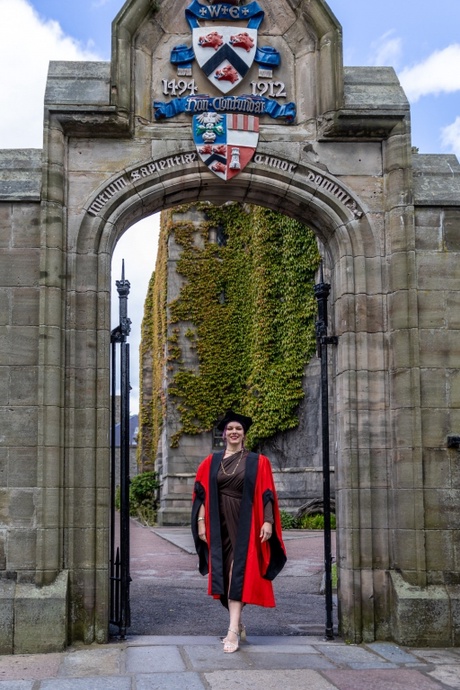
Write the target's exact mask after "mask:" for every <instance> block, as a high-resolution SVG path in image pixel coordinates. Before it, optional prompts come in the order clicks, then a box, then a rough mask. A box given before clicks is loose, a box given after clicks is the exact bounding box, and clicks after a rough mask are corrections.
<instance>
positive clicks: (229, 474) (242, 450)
mask: <svg viewBox="0 0 460 690" xmlns="http://www.w3.org/2000/svg"><path fill="white" fill-rule="evenodd" d="M243 453H244V448H242V449H241V452H240V457H239V458H238V462H237V463H236V465H235V467H234V468H233V472H226V471H225V467H224V458H222V460H221V461H220V466H221V468H222V472H223V473H224V474H225V475H226V476H227V477H233V475H234V474H235V472H236V470H237V469H238V466H239V464H240V462H241V458H242V457H243Z"/></svg>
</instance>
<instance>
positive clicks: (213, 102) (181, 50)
mask: <svg viewBox="0 0 460 690" xmlns="http://www.w3.org/2000/svg"><path fill="white" fill-rule="evenodd" d="M207 2H208V4H204V2H200V1H199V0H193V2H192V4H191V5H189V6H188V7H187V8H186V10H185V16H186V18H187V21H188V23H189V26H190V28H191V32H192V46H191V47H188V46H186V45H179V46H176V47H175V48H174V49H173V50H172V52H171V58H170V60H171V63H172V64H173V65H175V66H176V69H177V74H178V76H179V77H181V78H180V79H179V80H178V82H176V81H175V80H174V81H168V80H163V84H164V89H163V92H164V93H171V94H172V95H174V96H176V95H177V96H178V97H177V98H175V100H173V101H170V102H169V103H165V102H158V101H156V102H155V103H154V108H155V118H156V119H161V118H164V117H168V118H169V117H174V116H175V115H177V114H179V113H182V112H188V113H190V114H192V115H193V124H192V128H193V140H194V142H195V145H196V149H197V152H198V154H199V156H200V157H201V160H202V161H203V162H204V163H205V164H206V165H207V166H208V168H209V170H211V171H212V172H213V173H215V174H216V175H218V176H219V177H220V178H221V179H223V180H230V179H232V177H234V176H235V175H237V174H238V173H239V172H241V170H243V169H244V168H245V167H246V165H247V164H248V163H249V162H250V160H251V158H252V156H253V155H254V152H255V151H256V148H257V143H258V139H259V115H268V116H269V117H273V118H284V119H285V120H286V121H287V122H292V121H293V120H294V118H295V105H294V103H280V102H279V100H278V99H279V98H285V97H286V93H285V91H284V84H281V82H275V83H271V82H270V83H268V82H264V83H263V84H264V85H263V87H262V88H261V89H260V92H257V91H255V89H256V87H257V86H258V84H256V85H255V82H251V87H252V92H251V93H245V94H242V95H238V96H232V95H231V93H232V91H234V90H235V89H236V88H237V87H239V86H240V85H241V84H243V82H244V81H245V78H246V76H247V74H248V72H249V71H250V70H251V68H252V66H253V64H254V63H256V64H258V65H259V75H262V76H263V77H264V78H267V77H268V78H271V76H272V73H273V69H274V68H276V67H277V66H278V65H279V64H280V55H279V53H278V51H277V50H276V49H275V48H273V47H271V46H262V47H259V46H258V29H259V26H260V25H261V23H262V22H263V19H264V11H263V9H262V8H261V7H260V5H259V4H258V2H257V0H253V1H252V2H249V3H248V4H243V3H242V2H240V0H224V2H219V1H217V2H216V0H207ZM195 61H196V63H197V65H198V66H199V68H200V69H201V70H202V72H203V73H204V74H205V75H206V77H207V79H208V82H209V85H210V93H209V94H197V93H196V91H197V88H196V86H195V82H194V80H191V81H187V79H185V78H186V77H189V76H192V65H193V63H194V62H195ZM266 84H269V86H265V85H266ZM170 85H171V89H172V91H171V92H170V91H169V86H170ZM279 85H281V88H280V86H279ZM275 86H276V89H275V88H274V87H275ZM268 88H269V91H268V92H269V93H270V95H272V96H275V97H274V98H273V97H272V98H270V97H266V96H265V95H264V94H265V92H266V90H267V89H268ZM187 89H188V91H189V93H188V94H187V95H184V92H187ZM216 91H217V94H218V95H217V96H216V95H215V94H216ZM213 92H214V95H213Z"/></svg>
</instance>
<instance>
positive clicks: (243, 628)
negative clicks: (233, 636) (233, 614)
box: [220, 623, 247, 644]
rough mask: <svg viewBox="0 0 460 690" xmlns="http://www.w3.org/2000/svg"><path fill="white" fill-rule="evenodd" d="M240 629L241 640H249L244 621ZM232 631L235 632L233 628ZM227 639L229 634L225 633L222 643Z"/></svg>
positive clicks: (221, 639)
mask: <svg viewBox="0 0 460 690" xmlns="http://www.w3.org/2000/svg"><path fill="white" fill-rule="evenodd" d="M239 631H240V632H239V636H240V642H247V635H246V626H245V624H244V623H240V625H239ZM232 632H233V630H232ZM226 639H227V635H225V637H221V638H220V641H221V642H222V644H225V641H226Z"/></svg>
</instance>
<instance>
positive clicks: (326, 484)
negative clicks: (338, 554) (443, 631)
mask: <svg viewBox="0 0 460 690" xmlns="http://www.w3.org/2000/svg"><path fill="white" fill-rule="evenodd" d="M314 289H315V297H316V299H317V302H318V320H317V322H316V343H317V350H318V357H319V358H320V360H321V436H322V456H323V511H324V572H325V595H326V632H325V635H326V639H328V640H332V639H334V626H333V617H332V609H333V598H332V548H331V474H330V472H331V468H330V460H329V390H328V388H329V381H328V369H327V367H328V363H327V346H328V345H337V343H338V338H337V336H328V335H327V300H328V297H329V293H330V291H331V286H330V285H329V283H325V282H324V276H323V264H322V263H321V268H320V282H319V283H317V284H316V285H315V288H314Z"/></svg>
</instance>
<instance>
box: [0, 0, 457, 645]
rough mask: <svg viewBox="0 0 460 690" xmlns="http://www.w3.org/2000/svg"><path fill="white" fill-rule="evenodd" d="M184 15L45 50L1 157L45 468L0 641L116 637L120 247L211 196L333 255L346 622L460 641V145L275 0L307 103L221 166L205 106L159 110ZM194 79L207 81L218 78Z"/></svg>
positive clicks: (15, 290) (33, 441) (8, 534)
mask: <svg viewBox="0 0 460 690" xmlns="http://www.w3.org/2000/svg"><path fill="white" fill-rule="evenodd" d="M261 2H262V0H261ZM237 4H238V3H237ZM240 5H241V8H242V9H241V11H243V9H244V8H245V7H246V6H247V3H246V2H243V1H242V2H241V3H240ZM256 5H257V3H255V4H251V7H252V9H250V10H248V11H251V12H252V11H253V10H254V13H255V14H257V15H258V16H259V15H260V13H259V10H258V6H257V7H256ZM188 7H189V2H188V1H187V0H173V2H170V1H169V0H168V1H166V0H159V2H157V3H156V4H154V5H152V3H151V2H150V0H128V1H127V2H126V3H125V6H124V7H123V8H122V10H121V11H120V13H119V15H118V17H117V18H116V20H115V22H114V24H113V46H114V52H113V57H112V62H111V63H81V64H80V63H52V64H51V66H50V72H49V78H48V87H47V93H46V98H45V139H44V141H45V145H44V151H43V156H42V157H40V156H38V155H37V153H36V152H18V153H15V154H11V153H4V152H3V153H2V154H1V161H2V164H3V165H4V166H8V169H9V171H10V178H9V182H8V186H7V188H6V189H4V190H3V191H2V192H1V196H0V201H1V202H2V206H1V207H0V212H1V216H0V222H1V225H0V227H1V229H2V233H3V234H4V235H5V237H6V238H7V239H6V240H4V241H3V240H2V242H3V244H2V260H3V261H4V266H5V270H4V271H3V273H2V275H3V276H5V277H4V278H3V280H4V283H5V287H4V288H3V290H4V292H3V293H1V295H0V297H1V298H2V299H6V300H7V303H8V305H9V306H8V310H7V314H8V319H9V320H8V323H7V325H6V329H5V335H4V336H3V335H2V338H3V339H2V340H1V341H0V343H1V347H0V355H1V357H2V360H1V363H2V372H1V373H2V375H3V376H5V377H6V378H5V380H6V381H7V382H8V395H9V401H10V404H9V406H8V407H3V408H2V409H1V414H2V415H3V417H4V420H5V424H4V425H3V427H4V428H5V429H7V430H8V431H7V432H6V433H5V437H4V439H3V440H2V444H3V445H2V452H3V448H6V449H7V450H6V453H7V455H6V456H5V457H6V460H7V462H8V467H11V468H13V465H14V463H16V464H18V465H19V464H20V465H21V467H23V468H27V473H24V474H25V477H26V478H24V480H22V479H21V480H18V479H17V478H16V479H15V480H14V481H15V483H14V484H13V486H11V484H7V486H6V488H5V489H4V490H3V494H2V496H3V499H2V500H3V502H4V509H3V513H4V514H5V515H6V516H7V518H6V519H7V522H6V527H5V528H4V529H3V531H2V532H1V533H0V547H2V546H3V549H2V548H0V565H3V566H4V567H3V568H2V570H3V571H4V572H5V573H7V574H8V573H14V577H13V576H12V577H5V578H4V579H3V580H1V581H0V586H1V594H2V597H1V601H2V606H3V607H4V611H5V616H3V620H4V621H5V624H4V627H0V631H1V637H0V646H1V651H3V652H13V651H14V652H30V651H51V650H55V649H58V648H60V647H62V646H63V645H65V644H66V642H67V641H68V640H84V641H85V642H92V641H93V640H97V641H100V642H103V641H105V640H106V639H107V600H108V577H107V544H108V534H107V528H108V524H107V523H108V500H109V499H108V487H109V483H108V462H107V457H108V433H107V430H108V425H109V394H108V383H107V382H108V375H107V374H108V366H109V363H108V352H109V348H108V343H109V332H110V324H109V299H110V284H109V280H110V260H111V254H112V251H113V248H114V246H115V244H116V241H117V239H118V237H119V236H120V235H121V234H122V233H123V232H124V231H125V230H126V229H127V228H128V227H129V226H130V225H131V224H132V223H133V222H134V221H135V220H138V219H140V218H142V217H145V216H146V215H149V214H151V213H153V212H155V211H159V210H161V209H166V208H170V207H173V206H176V205H178V204H180V203H181V202H185V201H187V202H189V201H198V200H205V201H210V202H212V203H216V204H219V203H223V202H224V201H228V200H235V201H244V202H249V203H253V204H256V205H261V206H268V207H269V208H273V209H276V210H278V211H280V212H282V213H285V214H287V215H289V216H292V217H294V218H297V219H298V220H300V221H302V222H303V223H306V224H308V225H310V226H311V227H312V229H314V231H315V232H316V233H317V235H318V237H319V238H320V240H321V242H322V244H323V246H324V248H325V252H326V254H327V257H328V262H329V266H328V267H329V269H330V271H331V283H332V285H333V294H332V300H331V301H332V304H331V306H332V309H331V312H332V318H333V330H334V333H335V334H336V335H338V336H339V346H338V348H337V353H336V359H335V362H334V387H335V401H334V405H335V414H334V427H335V430H336V436H335V439H334V442H335V445H334V448H333V453H334V459H335V465H336V495H337V503H338V511H339V512H338V523H339V549H340V550H339V553H338V564H339V571H340V589H339V603H340V622H341V632H342V634H343V635H344V637H345V638H346V639H348V640H350V641H353V642H359V641H361V640H374V639H390V638H391V639H394V640H396V641H398V642H400V643H405V644H419V645H423V644H430V645H440V644H443V645H446V644H454V643H456V642H458V636H459V627H458V615H457V608H456V607H457V602H458V593H457V589H456V587H457V585H458V548H457V542H456V540H455V535H454V530H455V528H456V527H457V526H458V505H459V504H460V502H459V501H458V500H456V499H457V498H458V496H457V493H458V489H457V488H456V487H457V485H458V481H457V479H456V477H457V474H456V469H455V468H456V464H455V461H456V457H455V455H453V454H455V453H456V452H457V451H456V450H455V449H456V448H458V428H459V426H458V425H460V415H459V413H458V408H459V405H458V399H457V398H458V396H457V395H456V388H455V385H454V386H453V385H452V384H451V381H455V380H456V378H455V372H456V370H457V369H458V367H459V364H460V359H459V355H458V347H457V345H456V343H457V338H458V323H457V322H456V321H455V320H454V319H453V318H452V316H451V315H450V312H449V308H450V305H452V304H457V303H458V297H457V293H458V289H459V287H460V280H459V269H458V266H459V265H460V263H459V261H458V255H459V253H460V243H459V242H458V239H457V235H458V233H456V229H457V228H458V227H459V223H460V209H459V207H458V198H459V196H458V194H459V191H460V182H459V180H460V166H459V164H458V161H457V160H456V159H455V157H453V156H450V157H445V156H434V157H430V156H419V155H416V154H413V153H412V150H411V141H410V112H409V105H408V103H407V100H406V98H405V96H404V93H403V92H402V90H401V87H400V85H399V82H398V80H397V78H396V75H395V74H394V71H393V70H392V69H390V68H354V67H353V68H344V67H343V65H342V50H341V29H340V25H339V23H338V21H337V20H336V19H335V17H334V16H333V14H332V12H331V11H330V9H329V8H328V6H327V5H326V3H325V2H324V0H312V1H310V0H296V2H292V0H263V10H264V12H265V15H264V17H265V19H264V23H263V24H261V26H260V30H259V31H260V35H261V36H262V37H263V41H262V42H263V43H265V42H267V43H268V44H269V47H270V48H273V49H274V50H275V51H278V53H279V54H280V55H282V56H283V61H282V63H281V67H280V70H281V71H280V77H279V83H282V84H284V87H285V90H286V94H287V95H288V97H289V99H291V100H292V102H293V103H295V104H296V108H297V116H296V120H295V121H294V122H291V124H283V123H282V122H281V121H278V120H276V119H274V120H270V119H269V118H268V116H267V117H265V116H264V117H262V118H261V122H260V132H259V139H258V142H257V146H256V147H255V150H254V155H253V156H252V158H251V159H250V160H247V161H246V165H245V167H244V169H242V170H241V171H240V172H239V174H238V175H236V176H234V177H233V178H232V179H229V180H228V181H224V180H223V179H222V178H220V177H219V176H218V175H217V174H215V173H214V172H212V171H211V169H210V168H208V167H207V164H206V163H205V161H204V160H203V159H202V158H201V154H199V153H198V152H197V147H196V145H195V144H194V142H193V141H192V135H191V125H190V119H189V115H188V114H187V113H186V112H180V113H179V115H178V117H177V120H174V121H173V120H172V119H167V118H166V119H161V118H160V119H155V117H154V110H153V109H152V102H153V101H158V100H159V98H160V97H161V98H163V97H165V98H166V96H167V97H168V98H169V97H170V96H171V95H172V94H171V93H169V91H170V86H169V83H170V82H174V84H176V82H175V81H174V80H175V79H176V77H175V76H174V74H173V73H172V71H171V70H173V67H172V63H171V62H170V54H171V49H173V48H174V47H176V46H177V44H179V43H180V44H183V43H184V41H188V39H189V38H190V35H189V34H190V27H189V26H188V25H187V22H186V19H185V10H186V9H187V8H188ZM197 7H198V9H199V10H200V11H203V12H204V13H205V14H206V13H207V12H208V11H209V12H210V10H208V8H209V7H211V4H210V3H208V2H207V1H206V2H204V1H203V2H202V3H198V5H197ZM212 7H214V9H213V10H212V12H220V11H221V10H222V8H224V9H225V7H227V10H226V11H228V6H227V4H226V3H223V4H219V3H217V4H216V3H214V4H213V5H212ZM219 8H220V9H219ZM233 11H235V10H233ZM236 12H237V14H236V15H235V16H236V17H237V20H236V21H237V22H240V23H239V24H237V25H238V27H239V26H240V25H241V21H240V20H241V17H242V15H241V16H240V15H239V14H238V12H239V10H236ZM259 19H260V16H259ZM250 70H252V72H249V73H248V74H249V76H248V80H249V79H250V78H252V79H253V82H254V84H255V86H254V89H255V90H256V91H257V89H258V88H259V86H258V84H259V81H258V77H257V73H256V71H255V66H254V65H252V66H251V68H250ZM194 78H196V80H197V82H196V88H197V89H198V92H199V93H204V90H203V89H204V88H205V86H208V85H207V81H206V79H205V77H204V76H203V75H202V74H201V73H200V74H198V75H197V76H196V77H194ZM267 79H268V82H267V83H268V84H269V85H270V84H272V82H270V78H269V77H264V78H263V79H262V81H261V82H260V83H261V84H262V87H263V88H265V82H266V81H267ZM164 81H166V83H165V84H164V83H163V82H164ZM262 82H263V83H262ZM244 83H245V82H244V80H243V81H242V84H243V86H242V88H244ZM248 83H249V82H248ZM176 85H177V84H176ZM273 86H274V82H273ZM262 87H261V88H262ZM174 88H175V86H174ZM187 88H188V87H187ZM190 88H192V89H194V88H195V86H194V85H192V87H190ZM267 88H268V87H267ZM165 91H166V93H164V92H165ZM283 98H284V97H283ZM283 98H280V99H278V101H279V102H278V101H277V102H276V103H275V106H273V107H274V108H275V111H277V109H278V106H280V105H281V106H285V105H286V102H285V100H283ZM249 100H251V99H249ZM272 100H274V101H276V96H275V95H274V96H273V99H272ZM191 102H192V101H187V103H191ZM237 102H239V101H237V100H236V101H232V100H231V99H230V100H228V101H226V103H227V105H228V107H230V108H233V107H237V106H236V105H235V103H237ZM251 102H253V101H251ZM254 102H256V101H254ZM257 102H260V101H257ZM203 103H207V101H206V100H203ZM229 104H230V105H229ZM162 107H163V106H162ZM193 107H195V106H193ZM203 107H204V106H203ZM206 107H207V106H206ZM226 107H227V106H226ZM238 107H239V106H238ZM267 107H268V106H267ZM271 107H272V106H270V108H271ZM280 110H281V112H286V111H289V109H284V110H283V108H281V109H280ZM439 237H441V238H442V241H440V240H439ZM3 257H5V258H3ZM11 266H14V267H15V269H14V271H12V270H11ZM16 267H17V268H16ZM439 276H441V279H440V278H439ZM5 295H6V296H5ZM21 297H26V298H27V300H26V302H27V304H26V305H25V306H21V307H20V306H18V304H19V303H20V302H19V300H20V298H21ZM27 305H28V306H27ZM447 379H449V385H447ZM439 381H441V382H444V384H445V385H439V384H438V382H439ZM18 391H19V392H18ZM446 391H447V392H446ZM455 439H457V441H456V440H455ZM456 443H457V445H455V444H456ZM13 475H14V473H13V471H11V476H13ZM11 481H12V480H11ZM21 481H23V484H21V483H20V482H21ZM2 554H4V555H2ZM43 625H46V626H47V630H49V631H50V635H49V636H48V637H47V639H46V640H44V639H43V636H42V635H41V628H42V626H43Z"/></svg>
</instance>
